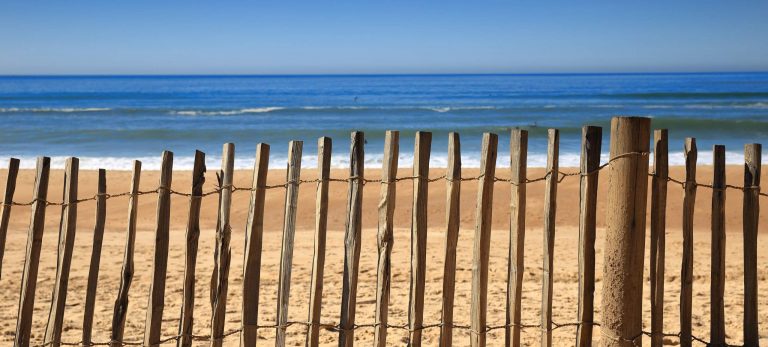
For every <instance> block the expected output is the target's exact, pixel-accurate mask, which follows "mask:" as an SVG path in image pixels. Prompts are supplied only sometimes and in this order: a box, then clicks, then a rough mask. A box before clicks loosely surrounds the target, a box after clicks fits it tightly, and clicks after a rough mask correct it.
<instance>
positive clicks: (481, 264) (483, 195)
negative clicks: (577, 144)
mask: <svg viewBox="0 0 768 347" xmlns="http://www.w3.org/2000/svg"><path fill="white" fill-rule="evenodd" d="M498 143H499V138H498V136H497V135H496V134H493V133H485V134H484V135H483V147H482V152H481V154H480V180H479V182H478V183H477V185H478V188H477V206H476V210H475V239H474V245H473V252H472V253H473V259H472V307H471V311H470V321H471V326H472V329H471V330H470V335H469V336H470V340H469V341H470V344H471V345H472V347H483V346H485V338H486V327H487V324H486V323H487V319H486V318H487V317H486V313H487V309H488V259H489V256H490V254H489V253H490V247H491V222H492V216H493V183H494V181H495V180H496V155H497V151H498Z"/></svg>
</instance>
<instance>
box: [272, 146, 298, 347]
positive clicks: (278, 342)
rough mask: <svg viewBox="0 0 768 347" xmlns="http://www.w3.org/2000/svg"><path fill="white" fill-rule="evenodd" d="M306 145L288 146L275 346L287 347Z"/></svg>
mask: <svg viewBox="0 0 768 347" xmlns="http://www.w3.org/2000/svg"><path fill="white" fill-rule="evenodd" d="M303 144H304V143H303V142H301V141H291V142H290V143H289V144H288V172H287V174H288V176H287V177H286V178H287V183H286V191H285V220H284V221H283V246H282V249H281V252H280V275H279V278H278V284H277V319H276V321H277V325H278V326H277V328H276V329H275V330H276V334H275V335H276V337H275V346H276V347H283V346H285V328H286V323H288V304H289V302H288V299H289V296H290V293H291V268H292V267H293V241H294V238H295V236H296V207H297V206H298V202H299V180H300V179H301V150H302V145H303Z"/></svg>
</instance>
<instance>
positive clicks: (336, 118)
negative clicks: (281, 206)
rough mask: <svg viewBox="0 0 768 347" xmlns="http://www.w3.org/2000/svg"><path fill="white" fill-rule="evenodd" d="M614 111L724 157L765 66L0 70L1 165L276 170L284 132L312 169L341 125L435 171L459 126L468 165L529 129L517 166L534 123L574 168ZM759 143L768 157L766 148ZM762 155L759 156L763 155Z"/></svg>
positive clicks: (765, 104)
mask: <svg viewBox="0 0 768 347" xmlns="http://www.w3.org/2000/svg"><path fill="white" fill-rule="evenodd" d="M615 115H639V116H648V117H652V118H653V121H652V127H653V128H668V129H669V133H670V151H671V152H672V153H671V154H670V162H671V163H672V164H681V163H683V158H682V154H680V153H681V149H682V147H683V139H684V138H685V137H688V136H694V137H696V138H697V141H698V148H699V151H700V155H699V162H700V163H701V164H705V165H708V164H710V163H711V154H710V152H711V148H712V145H714V144H724V145H725V146H726V149H727V161H728V162H729V163H740V162H742V160H743V154H742V152H743V145H744V144H745V143H750V142H762V143H764V144H768V141H767V140H768V73H728V74H574V75H370V76H314V75H313V76H97V77H93V76H57V77H42V76H38V77H11V76H6V77H0V119H2V127H3V132H2V136H0V160H3V159H2V158H8V157H11V156H13V157H18V158H21V159H22V166H23V167H33V166H34V157H36V156H39V155H46V156H50V157H53V163H54V167H61V166H63V164H62V163H63V160H64V158H65V157H67V156H77V157H79V158H80V160H81V167H82V168H99V167H104V168H107V169H127V168H129V167H130V165H129V164H130V162H131V160H133V159H140V160H142V161H144V163H145V167H146V168H148V169H153V168H154V169H156V168H159V160H160V153H161V152H162V151H163V150H166V149H167V150H171V151H173V152H174V153H175V163H174V167H175V168H180V169H190V168H191V166H192V158H193V155H194V151H195V149H200V150H202V151H204V152H206V153H207V154H208V156H207V157H208V165H209V167H210V168H217V167H218V166H219V165H220V164H219V163H218V160H220V159H219V158H220V151H221V145H222V144H223V143H225V142H233V143H235V144H236V153H237V154H236V158H237V159H236V166H237V167H238V168H251V167H252V165H253V157H254V153H255V146H256V144H257V143H259V142H265V143H269V144H270V145H271V146H272V158H271V163H272V164H271V166H272V167H284V166H285V162H286V157H287V145H288V141H290V140H303V141H304V161H303V165H304V166H305V167H313V166H315V165H316V151H317V146H316V143H317V138H318V137H320V136H330V137H332V138H333V140H334V143H333V153H334V155H333V165H334V166H336V167H345V166H347V165H348V162H349V160H348V156H349V155H348V151H349V133H350V132H351V131H353V130H360V131H363V132H365V137H366V140H367V144H366V147H365V152H366V162H367V163H366V165H367V166H369V167H376V166H380V162H381V156H382V149H383V138H384V132H385V131H386V130H388V129H394V130H400V132H401V166H404V167H405V166H410V165H411V164H410V163H411V160H412V148H413V136H414V133H415V132H416V131H417V130H424V131H431V132H433V143H432V157H431V160H432V165H433V166H436V167H438V166H445V164H446V150H447V138H448V133H449V132H452V131H455V132H459V133H460V135H461V146H462V157H463V159H462V160H463V164H464V166H466V167H472V166H475V167H476V166H478V165H479V160H478V159H479V152H480V141H481V136H482V133H483V132H495V133H497V134H499V136H500V141H501V144H500V152H499V165H501V166H508V165H509V152H508V151H509V145H508V143H509V132H510V129H513V128H516V127H520V128H525V129H528V130H529V131H530V145H529V147H530V149H529V163H530V164H529V165H530V166H544V164H545V162H546V158H545V153H546V131H547V130H546V129H547V128H559V129H560V130H561V148H560V161H561V166H577V165H578V161H579V141H580V128H581V126H583V125H588V124H589V125H601V126H603V127H604V134H605V139H604V146H603V152H604V156H605V158H604V159H607V153H608V136H609V134H608V133H609V127H608V125H609V121H610V118H611V117H612V116H615ZM765 152H768V150H766V151H765ZM763 160H764V162H768V160H766V159H763Z"/></svg>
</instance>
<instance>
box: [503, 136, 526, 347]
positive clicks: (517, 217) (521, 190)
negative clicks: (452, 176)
mask: <svg viewBox="0 0 768 347" xmlns="http://www.w3.org/2000/svg"><path fill="white" fill-rule="evenodd" d="M509 155H510V160H509V163H510V165H509V168H510V180H511V182H510V185H511V186H510V191H511V199H510V205H509V209H510V216H509V260H508V264H507V268H508V273H507V320H506V323H507V328H506V331H505V334H504V342H505V346H507V347H509V346H515V347H518V346H520V316H521V312H522V311H521V310H522V307H521V300H522V297H523V273H524V272H525V193H526V189H525V188H526V184H525V181H526V177H527V174H526V168H527V165H528V131H526V130H521V129H515V130H512V136H511V140H510V144H509Z"/></svg>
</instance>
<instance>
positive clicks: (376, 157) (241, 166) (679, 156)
mask: <svg viewBox="0 0 768 347" xmlns="http://www.w3.org/2000/svg"><path fill="white" fill-rule="evenodd" d="M9 157H11V156H9V155H2V156H0V162H5V161H6V160H7V158H9ZM13 157H16V158H19V159H21V165H20V167H21V168H22V169H34V168H35V162H36V160H35V157H27V156H13ZM559 159H560V167H563V168H576V167H578V166H579V153H575V152H574V153H571V152H565V153H560V158H559ZM608 159H609V155H608V153H607V152H605V153H603V154H602V155H601V158H600V161H601V163H606V162H608ZM65 160H66V157H64V156H55V157H51V167H52V168H53V169H63V168H64V161H65ZM134 160H139V161H141V162H142V168H143V169H144V170H159V169H160V164H161V159H160V156H159V155H158V156H144V157H136V158H128V157H80V168H81V169H83V170H95V169H99V168H102V169H107V170H125V171H127V170H131V168H132V164H133V161H134ZM287 160H288V158H287V157H286V156H284V155H274V154H273V155H272V156H271V157H270V161H269V166H270V168H272V169H284V168H285V167H286V165H287ZM382 160H383V155H382V154H381V153H366V156H365V167H367V168H381V163H382ZM725 160H726V163H727V164H734V165H738V164H743V163H744V153H741V152H736V151H729V152H726V154H725ZM763 162H768V153H766V154H764V155H763ZM253 163H254V159H253V156H237V157H236V158H235V168H236V169H238V170H250V169H253ZM399 163H400V165H399V166H400V167H411V163H413V153H401V154H400V157H399ZM193 164H194V157H193V156H179V155H177V156H175V157H174V160H173V167H174V169H175V170H191V169H192V166H193ZM461 164H462V167H464V168H478V167H480V153H465V154H463V155H462V156H461ZM698 164H699V165H712V153H711V152H709V151H702V152H699V157H698ZM206 165H207V166H208V168H209V170H211V168H218V167H219V166H220V165H221V157H219V156H215V155H209V156H207V157H206ZM447 165H448V157H447V154H446V153H433V154H432V156H431V158H430V167H433V168H445V167H446V166H447ZM496 165H497V167H501V168H507V167H509V153H503V152H499V154H498V159H497V163H496ZM546 165H547V156H546V153H535V152H531V153H528V167H530V168H541V167H546ZM669 165H685V159H684V157H683V153H682V152H671V153H669ZM302 167H304V168H316V167H317V156H316V155H314V154H312V155H305V156H303V157H302ZM331 167H333V168H348V167H349V155H348V154H337V155H333V156H332V157H331Z"/></svg>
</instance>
